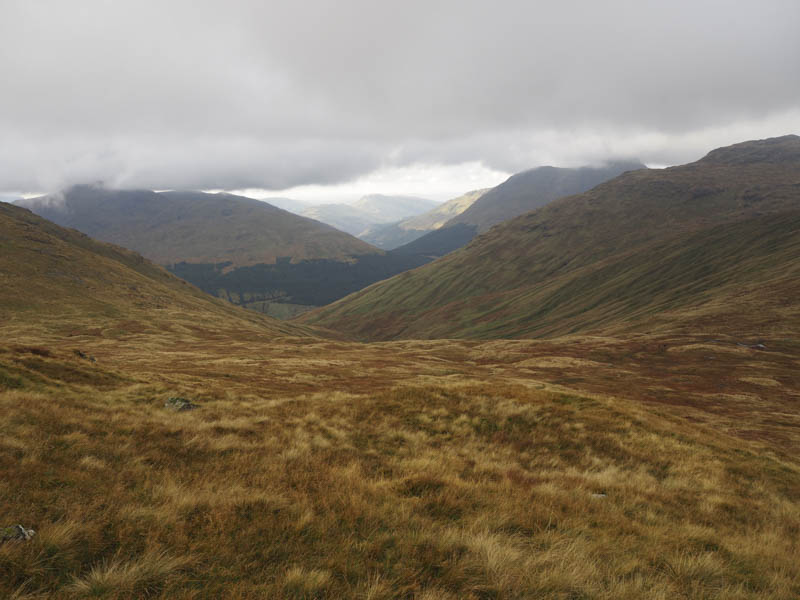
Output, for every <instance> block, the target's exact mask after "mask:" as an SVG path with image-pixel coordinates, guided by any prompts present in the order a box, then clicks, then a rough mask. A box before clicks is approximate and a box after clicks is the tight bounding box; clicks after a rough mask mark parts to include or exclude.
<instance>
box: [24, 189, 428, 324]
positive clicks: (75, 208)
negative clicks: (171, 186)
mask: <svg viewBox="0 0 800 600" xmlns="http://www.w3.org/2000/svg"><path fill="white" fill-rule="evenodd" d="M23 205H24V206H27V207H29V208H30V209H31V210H33V211H34V212H36V213H37V214H39V215H41V216H44V217H45V218H47V219H49V220H51V221H53V222H55V223H58V224H60V225H63V226H65V227H74V228H75V229H78V230H79V231H82V232H84V233H86V234H87V235H90V236H91V237H93V238H95V239H98V240H103V241H106V242H111V243H114V244H118V245H121V246H124V247H126V248H130V249H132V250H135V251H137V252H140V253H141V254H142V255H144V256H145V257H146V258H149V259H151V260H153V261H155V262H157V263H159V264H161V265H164V266H166V267H167V268H168V269H169V270H171V271H172V272H173V273H174V274H176V275H178V276H179V277H182V278H184V279H186V280H187V281H189V282H190V283H192V284H193V285H195V286H197V287H198V288H200V289H201V290H203V291H205V292H207V293H209V294H212V295H214V296H217V297H220V298H224V299H226V300H229V301H231V302H234V303H235V304H239V305H241V306H245V307H247V308H253V309H255V310H258V311H259V312H266V313H268V314H276V315H283V316H287V315H288V316H292V315H294V314H296V313H297V312H302V311H303V310H307V309H308V308H311V307H314V306H321V305H323V304H328V303H330V302H333V301H334V300H338V299H339V298H341V297H343V296H346V295H347V294H350V293H352V292H355V291H357V290H360V289H362V288H363V287H365V286H367V285H369V284H371V283H374V282H375V281H380V280H382V279H387V278H389V277H391V276H393V275H396V274H397V273H401V272H403V271H405V270H407V269H410V268H414V267H417V266H419V265H421V264H424V263H425V262H428V261H429V260H430V259H427V258H424V257H413V256H402V257H399V256H388V255H386V254H385V253H384V252H383V251H381V250H379V249H378V248H375V247H373V246H370V245H369V244H367V243H365V242H362V241H361V240H358V239H356V238H354V237H353V236H351V235H348V234H346V233H343V232H341V231H338V230H336V229H334V228H333V227H331V226H329V225H325V224H323V223H319V222H317V221H314V220H313V219H308V218H305V217H299V216H297V215H294V214H292V213H289V212H287V211H285V210H281V209H279V208H275V207H273V206H270V205H269V204H266V203H264V202H260V201H258V200H252V199H250V198H243V197H239V196H233V195H230V194H205V193H201V192H161V193H156V192H150V191H146V190H144V191H143V190H139V191H124V190H107V189H104V188H101V187H95V186H76V187H73V188H71V189H69V190H67V191H66V192H65V193H64V194H63V195H54V196H45V197H42V198H34V199H30V200H26V201H24V202H23Z"/></svg>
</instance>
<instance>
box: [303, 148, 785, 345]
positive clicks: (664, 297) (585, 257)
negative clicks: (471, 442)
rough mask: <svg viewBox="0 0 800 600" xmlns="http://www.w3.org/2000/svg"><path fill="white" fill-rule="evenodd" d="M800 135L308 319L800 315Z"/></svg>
mask: <svg viewBox="0 0 800 600" xmlns="http://www.w3.org/2000/svg"><path fill="white" fill-rule="evenodd" d="M798 213H800V138H798V137H797V136H786V137H783V138H775V139H770V140H763V141H756V142H746V143H743V144H738V145H736V146H732V147H730V148H725V149H720V150H717V151H714V152H711V153H710V154H709V155H708V156H706V157H705V158H704V159H702V160H700V161H698V162H696V163H692V164H689V165H685V166H681V167H673V168H669V169H663V170H640V171H634V172H628V173H625V174H623V175H621V176H619V177H617V178H616V179H614V180H612V181H609V182H607V183H605V184H602V185H600V186H597V187H596V188H594V189H592V190H591V191H589V192H587V193H584V194H580V195H577V196H571V197H568V198H562V199H560V200H558V201H556V202H553V203H551V204H549V205H547V206H544V207H542V208H540V209H538V210H535V211H532V212H530V213H527V214H526V215H523V216H521V217H518V218H516V219H514V220H512V221H510V222H508V223H505V224H503V225H501V226H498V227H496V228H494V229H492V230H491V231H490V232H488V233H487V234H484V235H483V236H480V237H479V238H477V239H475V240H473V241H472V243H470V244H469V245H468V246H467V247H466V248H463V249H462V250H460V251H458V252H455V253H453V254H451V255H449V256H447V257H444V258H443V259H440V260H438V261H436V262H434V263H431V264H429V265H427V266H425V267H423V268H420V269H417V270H415V271H413V272H409V273H403V274H401V275H399V276H397V277H395V278H393V279H391V280H389V281H386V282H382V283H380V284H376V285H374V286H371V287H370V288H367V289H365V290H362V291H361V292H359V293H357V294H353V295H351V296H349V297H347V298H345V299H343V300H341V301H339V302H337V303H335V304H333V305H332V306H330V307H326V308H324V309H322V310H319V311H316V312H314V313H312V314H310V315H308V317H307V318H306V319H305V322H308V323H318V324H321V325H324V326H326V327H330V328H336V329H339V330H341V331H345V332H348V333H350V334H352V335H357V336H359V337H362V338H370V339H392V338H397V337H420V338H433V337H486V338H488V337H503V336H505V337H519V336H544V335H547V336H550V335H556V334H567V333H575V332H601V333H607V332H619V331H630V330H634V329H635V330H650V329H653V328H657V329H668V330H672V329H681V328H692V327H704V328H707V329H709V330H714V331H730V332H743V331H747V332H751V333H752V332H759V331H764V330H779V329H781V328H784V329H786V328H787V327H788V323H794V324H797V323H800V319H799V318H798V316H800V311H798V302H797V300H796V298H797V297H800V284H798V281H800V264H798V263H799V262H800V259H798V257H800V245H799V243H798V240H800V214H798Z"/></svg>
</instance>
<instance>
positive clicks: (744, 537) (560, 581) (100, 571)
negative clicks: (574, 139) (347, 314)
mask: <svg viewBox="0 0 800 600" xmlns="http://www.w3.org/2000/svg"><path fill="white" fill-rule="evenodd" d="M129 329H133V328H132V327H129ZM2 339H3V340H5V341H4V342H2V343H0V413H1V414H2V415H3V418H2V421H1V422H0V472H2V477H0V515H2V519H3V522H2V523H0V526H6V525H12V524H15V523H21V524H23V525H24V526H26V527H30V528H33V529H35V530H36V532H37V534H36V536H35V537H33V538H32V539H31V540H30V541H26V542H23V541H11V542H6V543H3V544H2V545H0V572H1V573H2V574H3V576H2V577H0V596H1V597H4V598H17V599H23V598H27V599H32V598H62V597H63V598H83V597H120V598H140V597H150V598H187V599H188V598H364V599H366V598H371V599H379V598H420V599H426V600H434V599H442V600H444V599H450V598H554V599H555V598H573V599H577V598H586V599H589V598H592V599H594V598H596V599H612V598H613V599H624V598H630V599H633V598H637V599H638V598H656V599H657V598H664V599H667V598H680V597H684V598H776V599H777V598H782V599H783V598H785V599H790V598H797V597H799V596H800V564H798V561H797V556H798V555H800V542H798V539H800V460H798V459H797V456H798V450H800V411H798V410H797V407H798V402H800V380H799V379H798V373H800V341H798V340H795V339H768V340H755V339H728V338H718V337H712V336H695V337H689V336H680V337H677V336H676V337H669V336H662V337H658V338H656V337H650V336H644V335H641V336H632V337H631V338H628V339H624V340H623V339H613V338H592V337H574V338H560V339H557V340H546V341H533V340H515V341H491V342H478V341H446V340H443V341H407V342H391V343H378V344H368V345H367V344H357V343H351V342H344V341H333V340H323V339H319V338H299V337H274V336H273V337H268V336H266V335H259V334H257V333H253V332H252V331H247V332H241V334H240V335H236V336H231V335H222V334H220V333H209V332H205V331H203V330H202V329H201V328H199V327H198V328H197V329H196V330H192V329H191V328H189V327H184V328H183V329H182V330H181V331H178V332H176V331H171V332H169V333H166V332H165V333H163V334H162V335H158V334H153V333H135V332H134V331H130V330H129V331H123V330H119V329H116V330H113V331H112V330H103V329H102V328H95V329H88V328H87V329H85V330H75V331H72V332H71V335H70V336H69V337H66V336H56V335H54V334H52V333H48V332H47V331H45V330H41V331H39V330H33V329H24V328H22V327H21V326H20V327H19V328H17V329H14V328H13V327H12V326H11V325H7V326H6V327H4V329H3V336H2ZM758 344H762V345H763V347H762V346H759V345H758ZM76 350H79V351H80V352H81V353H82V354H83V356H79V355H78V354H77V353H76V352H75V351H76ZM92 358H94V359H95V361H94V362H93V361H92V360H91V359H92ZM174 396H180V397H184V398H187V399H189V400H191V401H193V402H195V403H197V404H198V405H199V407H198V408H196V409H195V410H190V411H185V412H174V411H173V410H171V409H169V408H165V401H166V400H167V399H168V398H169V397H174Z"/></svg>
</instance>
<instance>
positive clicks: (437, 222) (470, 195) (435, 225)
mask: <svg viewBox="0 0 800 600" xmlns="http://www.w3.org/2000/svg"><path fill="white" fill-rule="evenodd" d="M487 191H488V189H483V190H474V191H472V192H467V193H466V194H463V195H461V196H458V197H457V198H453V199H452V200H448V201H447V202H445V203H444V204H440V205H439V206H437V207H436V208H433V209H431V210H429V211H428V212H426V213H423V214H421V215H416V216H413V217H409V218H407V219H403V220H402V221H398V222H397V223H386V224H379V225H373V226H372V227H370V228H368V229H367V230H366V231H364V232H363V233H361V235H359V238H360V239H362V240H364V241H365V242H367V243H370V244H372V245H373V246H377V247H378V248H382V249H384V250H392V249H394V248H397V247H398V246H402V245H404V244H408V243H409V242H413V241H414V240H416V239H418V238H420V237H422V236H423V235H425V234H426V233H429V232H431V231H433V230H435V229H439V228H440V227H442V226H443V225H444V224H445V223H447V222H448V221H449V220H450V219H452V218H453V217H455V216H456V215H459V214H461V213H462V212H464V211H465V210H467V209H468V208H469V207H470V206H472V204H473V203H474V202H475V201H476V200H477V199H478V198H480V197H481V196H482V195H483V194H485V193H486V192H487Z"/></svg>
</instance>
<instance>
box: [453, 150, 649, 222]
mask: <svg viewBox="0 0 800 600" xmlns="http://www.w3.org/2000/svg"><path fill="white" fill-rule="evenodd" d="M644 168H645V166H644V165H643V164H641V163H639V162H633V161H630V162H628V161H621V162H611V163H609V164H608V165H606V166H602V167H579V168H576V169H566V168H558V167H538V168H536V169H530V170H528V171H523V172H522V173H517V174H516V175H512V176H511V177H509V178H508V179H507V180H506V181H504V182H503V183H501V184H500V185H498V186H497V187H494V188H492V189H491V190H489V191H488V192H486V193H485V194H483V195H482V196H481V197H480V198H479V199H478V200H477V201H475V202H474V203H473V204H472V205H471V206H470V207H469V208H467V210H465V211H463V212H462V213H459V214H458V215H456V216H455V217H453V218H452V219H450V221H448V222H447V223H446V224H445V225H444V226H445V227H446V226H449V225H473V226H475V227H476V228H477V232H478V233H483V232H485V231H487V230H488V229H489V228H490V227H492V226H493V225H497V224H498V223H502V222H503V221H507V220H509V219H512V218H514V217H517V216H519V215H521V214H524V213H526V212H528V211H531V210H533V209H535V208H539V207H540V206H544V205H545V204H547V203H548V202H550V201H552V200H555V199H556V198H561V197H563V196H571V195H573V194H579V193H581V192H585V191H586V190H588V189H591V188H593V187H594V186H596V185H598V184H600V183H603V182H604V181H608V180H609V179H612V178H613V177H616V176H617V175H620V174H621V173H624V172H625V171H637V170H639V169H644Z"/></svg>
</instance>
